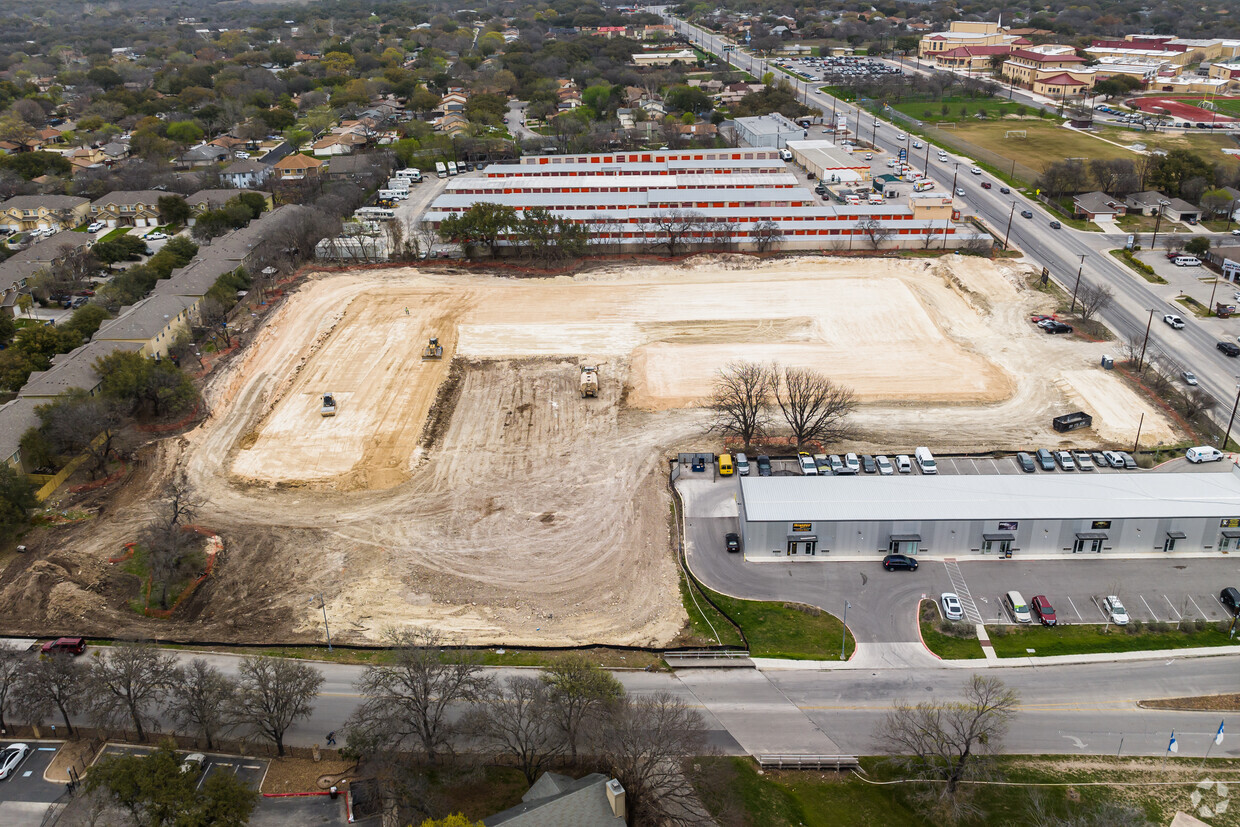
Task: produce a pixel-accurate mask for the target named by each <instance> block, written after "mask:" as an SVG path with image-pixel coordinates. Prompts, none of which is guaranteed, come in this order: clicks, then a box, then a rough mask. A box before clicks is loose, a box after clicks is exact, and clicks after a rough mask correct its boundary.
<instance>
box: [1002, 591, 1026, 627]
mask: <svg viewBox="0 0 1240 827" xmlns="http://www.w3.org/2000/svg"><path fill="white" fill-rule="evenodd" d="M1003 608H1005V609H1007V610H1008V614H1009V615H1011V616H1012V619H1013V620H1015V621H1016V622H1017V623H1032V622H1033V616H1032V615H1031V614H1029V604H1028V603H1026V602H1025V598H1023V597H1021V594H1020V592H1018V591H1010V592H1008V593H1007V594H1005V595H1003Z"/></svg>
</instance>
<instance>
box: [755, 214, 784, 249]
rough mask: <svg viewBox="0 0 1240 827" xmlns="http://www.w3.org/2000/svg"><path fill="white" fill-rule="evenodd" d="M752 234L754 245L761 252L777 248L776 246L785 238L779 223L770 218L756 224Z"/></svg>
mask: <svg viewBox="0 0 1240 827" xmlns="http://www.w3.org/2000/svg"><path fill="white" fill-rule="evenodd" d="M751 235H752V238H753V246H754V248H755V249H757V251H758V252H759V253H765V252H767V251H769V250H773V249H775V246H776V245H778V244H779V242H781V241H783V240H784V234H783V231H782V230H780V229H779V224H778V223H777V222H775V221H771V220H770V219H769V218H768V219H764V220H762V221H759V222H758V223H757V224H755V225H754V227H753V233H752V234H751Z"/></svg>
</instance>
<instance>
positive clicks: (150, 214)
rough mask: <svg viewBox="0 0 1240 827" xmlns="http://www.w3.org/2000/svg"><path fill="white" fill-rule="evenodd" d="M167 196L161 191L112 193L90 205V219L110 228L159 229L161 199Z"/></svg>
mask: <svg viewBox="0 0 1240 827" xmlns="http://www.w3.org/2000/svg"><path fill="white" fill-rule="evenodd" d="M167 195H168V193H166V192H161V191H159V190H137V191H132V192H127V191H118V192H110V193H108V194H107V195H105V196H103V197H102V198H100V199H98V200H97V201H95V202H94V203H93V204H91V205H90V217H91V218H92V219H94V220H95V221H102V222H103V223H104V226H107V227H110V228H115V227H158V226H159V199H161V198H163V197H165V196H167Z"/></svg>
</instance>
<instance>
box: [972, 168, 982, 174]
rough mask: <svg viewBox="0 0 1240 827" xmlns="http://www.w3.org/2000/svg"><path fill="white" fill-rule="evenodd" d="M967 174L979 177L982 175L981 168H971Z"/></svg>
mask: <svg viewBox="0 0 1240 827" xmlns="http://www.w3.org/2000/svg"><path fill="white" fill-rule="evenodd" d="M969 172H971V173H973V174H974V175H981V174H982V168H981V167H973V168H971V169H970V170H969Z"/></svg>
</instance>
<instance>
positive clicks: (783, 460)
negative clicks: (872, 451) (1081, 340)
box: [682, 447, 1231, 478]
mask: <svg viewBox="0 0 1240 827" xmlns="http://www.w3.org/2000/svg"><path fill="white" fill-rule="evenodd" d="M1036 450H1037V448H1036V447H1030V448H1029V449H1027V453H1029V454H1030V455H1033V453H1034V452H1035V451H1036ZM912 454H913V452H912V450H911V449H909V450H908V452H907V454H905V455H906V456H909V457H911V456H912ZM824 456H826V461H827V462H828V463H830V457H831V456H832V455H823V454H814V457H815V460H816V465H818V466H819V467H818V469H817V470H818V476H831V475H832V474H831V471H830V470H829V469H828V468H824V467H821V466H822V462H821V461H819V460H821V458H822V457H824ZM834 456H838V457H840V458H841V460H843V459H844V455H842V454H835V455H834ZM884 456H886V457H887V459H889V460H890V461H891V462H892V463H893V464H894V463H895V460H896V456H897V454H885V455H884ZM748 459H749V465H750V469H751V470H750V473H751V474H753V475H756V474H757V473H758V469H757V455H754V454H751V455H749V457H748ZM858 459H861V458H860V457H858ZM935 460H936V462H937V464H938V471H939V474H941V475H944V476H955V475H965V474H976V475H984V474H1022V473H1027V472H1024V471H1021V469H1020V466H1019V465H1018V464H1017V462H1016V457H1015V456H1014V455H1013V456H1005V457H992V456H985V457H944V456H937V457H935ZM864 467H865V466H864V464H863V465H862V469H863V470H862V471H861V472H860V473H858V474H856V475H846V476H872V474H871V475H867V474H866V473H865V471H864ZM911 469H912V470H911V471H909V472H908V473H911V474H920V473H921V470H920V469H919V468H918V466H917V463H916V462H912V463H911ZM1151 470H1157V471H1160V472H1175V471H1186V470H1191V471H1193V472H1194V473H1212V472H1214V473H1219V472H1221V473H1227V472H1229V471H1230V470H1231V464H1230V463H1227V462H1210V463H1201V464H1197V465H1190V464H1189V463H1188V462H1187V461H1186V460H1184V459H1182V458H1181V459H1175V460H1172V461H1170V462H1166V463H1163V464H1162V465H1160V466H1159V467H1158V468H1157V469H1151ZM682 473H683V474H684V475H686V476H689V475H690V474H694V475H697V474H701V473H710V474H712V475H714V477H716V478H717V477H718V466H715V468H714V470H712V469H711V468H710V467H706V468H705V469H704V471H703V472H693V471H691V466H688V465H686V466H685V467H684V468H682ZM1033 473H1035V474H1081V473H1085V474H1094V473H1097V474H1131V473H1139V471H1131V470H1127V469H1124V468H1113V467H1111V466H1106V467H1101V466H1095V467H1094V470H1092V471H1064V470H1063V469H1061V468H1060V467H1059V466H1058V465H1056V466H1055V468H1054V469H1053V470H1049V471H1047V470H1043V469H1042V468H1041V467H1038V466H1037V465H1036V463H1035V471H1034V472H1033ZM771 475H772V476H776V477H799V476H801V467H800V464H799V463H798V461H797V460H796V458H795V457H772V458H771Z"/></svg>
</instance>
